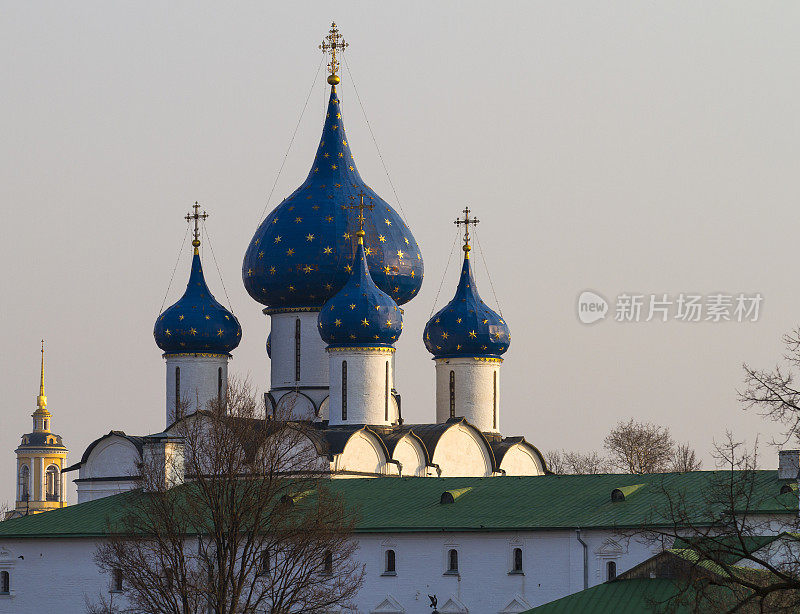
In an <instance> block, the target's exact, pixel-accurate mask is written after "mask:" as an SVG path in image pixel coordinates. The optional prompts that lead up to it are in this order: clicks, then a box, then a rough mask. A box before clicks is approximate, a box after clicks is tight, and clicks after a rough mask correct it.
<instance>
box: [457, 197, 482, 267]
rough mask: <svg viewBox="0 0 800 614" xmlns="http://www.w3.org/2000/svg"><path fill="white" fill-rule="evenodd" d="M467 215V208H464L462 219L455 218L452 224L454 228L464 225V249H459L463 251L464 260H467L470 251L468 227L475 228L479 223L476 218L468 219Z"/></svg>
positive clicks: (468, 211)
mask: <svg viewBox="0 0 800 614" xmlns="http://www.w3.org/2000/svg"><path fill="white" fill-rule="evenodd" d="M469 214H470V210H469V207H464V219H463V220H462V219H461V218H457V219H456V221H455V222H453V223H454V224H455V225H456V226H461V225H462V224H463V225H464V247H462V248H461V249H463V250H464V258H469V252H470V250H471V249H472V248H471V247H470V245H469V225H470V224H472V225H473V226H477V225H478V222H480V220H479V219H478V218H476V217H470V216H469Z"/></svg>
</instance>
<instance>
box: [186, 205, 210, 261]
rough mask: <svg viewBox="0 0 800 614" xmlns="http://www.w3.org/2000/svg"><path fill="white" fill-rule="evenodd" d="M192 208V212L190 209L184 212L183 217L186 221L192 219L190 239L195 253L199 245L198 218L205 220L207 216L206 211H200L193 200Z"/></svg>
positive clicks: (197, 252)
mask: <svg viewBox="0 0 800 614" xmlns="http://www.w3.org/2000/svg"><path fill="white" fill-rule="evenodd" d="M192 209H194V213H192V212H191V211H190V212H189V213H187V214H186V217H185V218H184V219H185V220H186V221H187V222H191V221H192V220H194V239H193V240H192V247H194V253H195V255H197V254H199V253H200V252H199V251H198V249H197V248H198V247H200V220H205V219H206V218H207V217H208V213H206V212H205V211H203V212H202V213H200V204H199V203H198V202H197V201H194V204H193V205H192Z"/></svg>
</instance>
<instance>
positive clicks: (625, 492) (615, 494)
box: [611, 484, 644, 503]
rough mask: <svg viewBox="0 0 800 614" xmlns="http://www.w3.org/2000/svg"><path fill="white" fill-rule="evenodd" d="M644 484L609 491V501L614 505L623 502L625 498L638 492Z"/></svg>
mask: <svg viewBox="0 0 800 614" xmlns="http://www.w3.org/2000/svg"><path fill="white" fill-rule="evenodd" d="M642 486H644V484H632V485H631V486H622V487H620V488H615V489H614V490H612V491H611V501H612V502H613V503H616V502H618V501H625V499H626V497H630V496H631V495H632V494H633V493H635V492H636V491H637V490H639V489H640V488H641V487H642Z"/></svg>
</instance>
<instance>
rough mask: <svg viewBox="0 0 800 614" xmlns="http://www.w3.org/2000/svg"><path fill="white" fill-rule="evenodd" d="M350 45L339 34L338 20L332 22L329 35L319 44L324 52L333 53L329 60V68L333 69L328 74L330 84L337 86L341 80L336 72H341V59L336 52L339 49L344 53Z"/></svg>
mask: <svg viewBox="0 0 800 614" xmlns="http://www.w3.org/2000/svg"><path fill="white" fill-rule="evenodd" d="M348 46H349V45H348V44H347V43H346V42H345V40H344V38H343V37H342V35H341V34H339V28H337V27H336V22H335V21H334V22H333V23H331V29H330V31H329V32H328V36H326V37H325V38H324V39H323V40H322V44H321V45H320V46H319V48H320V49H322V53H325V54H328V53H330V54H331V61H330V62H328V68H329V69H330V71H331V74H330V75H328V84H329V85H333V86H336V85H338V83H339V81H341V79H339V75H337V74H336V73H337V72H339V60H338V58H337V57H336V53H337V52H339V51H340V52H342V53H344V50H345V49H347V47H348Z"/></svg>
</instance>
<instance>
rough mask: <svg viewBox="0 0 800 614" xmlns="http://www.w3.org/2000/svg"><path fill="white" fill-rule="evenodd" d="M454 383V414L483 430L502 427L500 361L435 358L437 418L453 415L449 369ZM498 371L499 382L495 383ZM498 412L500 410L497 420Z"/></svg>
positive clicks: (438, 419) (441, 419)
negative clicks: (451, 413)
mask: <svg viewBox="0 0 800 614" xmlns="http://www.w3.org/2000/svg"><path fill="white" fill-rule="evenodd" d="M451 371H452V372H453V378H454V383H455V387H454V388H455V394H454V400H455V415H456V416H459V417H464V418H466V419H467V420H468V421H469V422H471V423H472V424H473V425H475V427H477V428H478V430H480V431H481V432H484V433H487V432H497V431H499V430H500V362H497V361H484V360H476V359H475V358H441V359H438V360H436V421H437V422H447V420H448V418H450V372H451ZM495 374H496V378H497V382H496V385H495ZM495 412H496V413H497V416H496V420H495Z"/></svg>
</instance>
